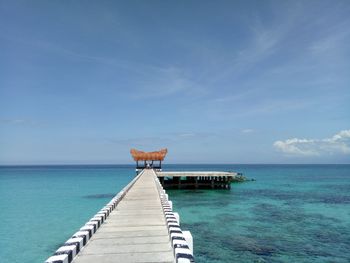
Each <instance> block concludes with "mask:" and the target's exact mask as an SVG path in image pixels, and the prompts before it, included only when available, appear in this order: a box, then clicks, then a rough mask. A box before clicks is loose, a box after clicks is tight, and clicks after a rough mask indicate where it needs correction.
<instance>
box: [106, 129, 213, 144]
mask: <svg viewBox="0 0 350 263" xmlns="http://www.w3.org/2000/svg"><path fill="white" fill-rule="evenodd" d="M215 136H216V134H214V133H206V132H179V133H167V134H162V135H159V136H144V137H133V138H124V139H114V138H108V139H107V141H108V142H109V143H113V144H120V145H127V146H135V147H157V146H159V145H160V146H162V147H164V145H169V144H172V143H178V142H182V141H187V140H196V139H205V138H209V137H215Z"/></svg>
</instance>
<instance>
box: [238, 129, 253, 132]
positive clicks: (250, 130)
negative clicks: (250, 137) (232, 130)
mask: <svg viewBox="0 0 350 263" xmlns="http://www.w3.org/2000/svg"><path fill="white" fill-rule="evenodd" d="M241 132H242V133H252V132H254V130H253V129H244V130H241Z"/></svg>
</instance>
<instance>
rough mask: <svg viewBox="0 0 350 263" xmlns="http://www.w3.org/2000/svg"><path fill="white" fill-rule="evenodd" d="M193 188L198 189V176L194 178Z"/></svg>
mask: <svg viewBox="0 0 350 263" xmlns="http://www.w3.org/2000/svg"><path fill="white" fill-rule="evenodd" d="M194 188H196V189H198V177H197V176H196V177H195V178H194Z"/></svg>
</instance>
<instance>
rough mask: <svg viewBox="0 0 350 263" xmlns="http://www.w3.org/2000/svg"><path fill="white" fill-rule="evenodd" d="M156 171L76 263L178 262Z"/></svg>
mask: <svg viewBox="0 0 350 263" xmlns="http://www.w3.org/2000/svg"><path fill="white" fill-rule="evenodd" d="M155 176H156V175H155V173H154V171H153V170H145V172H144V173H143V174H142V175H141V176H140V178H139V179H138V180H137V181H136V182H135V184H134V185H133V186H132V187H131V189H130V190H129V191H128V192H127V194H126V195H125V197H124V198H123V199H122V200H121V201H120V203H119V204H118V206H117V208H116V209H115V210H113V212H112V213H111V214H110V215H109V217H108V218H107V220H106V221H105V223H104V224H103V225H102V226H101V227H100V228H99V229H98V230H97V232H96V234H94V235H93V236H92V238H91V239H90V241H89V242H88V244H87V245H86V246H85V247H84V248H83V250H82V251H81V252H80V253H79V254H78V255H77V257H76V258H75V259H74V260H73V262H74V263H92V262H101V263H110V262H125V263H128V262H144V263H145V262H169V263H170V262H172V263H173V262H174V255H173V249H172V246H171V243H170V238H169V234H168V230H167V226H166V221H165V217H164V214H163V210H162V206H161V202H160V197H159V193H158V189H157V186H156V182H155Z"/></svg>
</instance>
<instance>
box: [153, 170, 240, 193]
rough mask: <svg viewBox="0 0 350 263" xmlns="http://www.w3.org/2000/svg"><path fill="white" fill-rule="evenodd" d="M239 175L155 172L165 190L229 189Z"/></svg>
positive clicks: (230, 173)
mask: <svg viewBox="0 0 350 263" xmlns="http://www.w3.org/2000/svg"><path fill="white" fill-rule="evenodd" d="M238 175H240V174H239V173H234V172H215V171H175V172H168V171H166V172H165V171H163V172H157V176H158V178H159V180H160V182H161V184H162V186H163V187H164V188H166V189H189V188H195V189H198V188H204V189H205V188H207V189H216V188H218V189H230V188H231V182H233V181H234V180H235V178H236V177H237V176H238Z"/></svg>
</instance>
